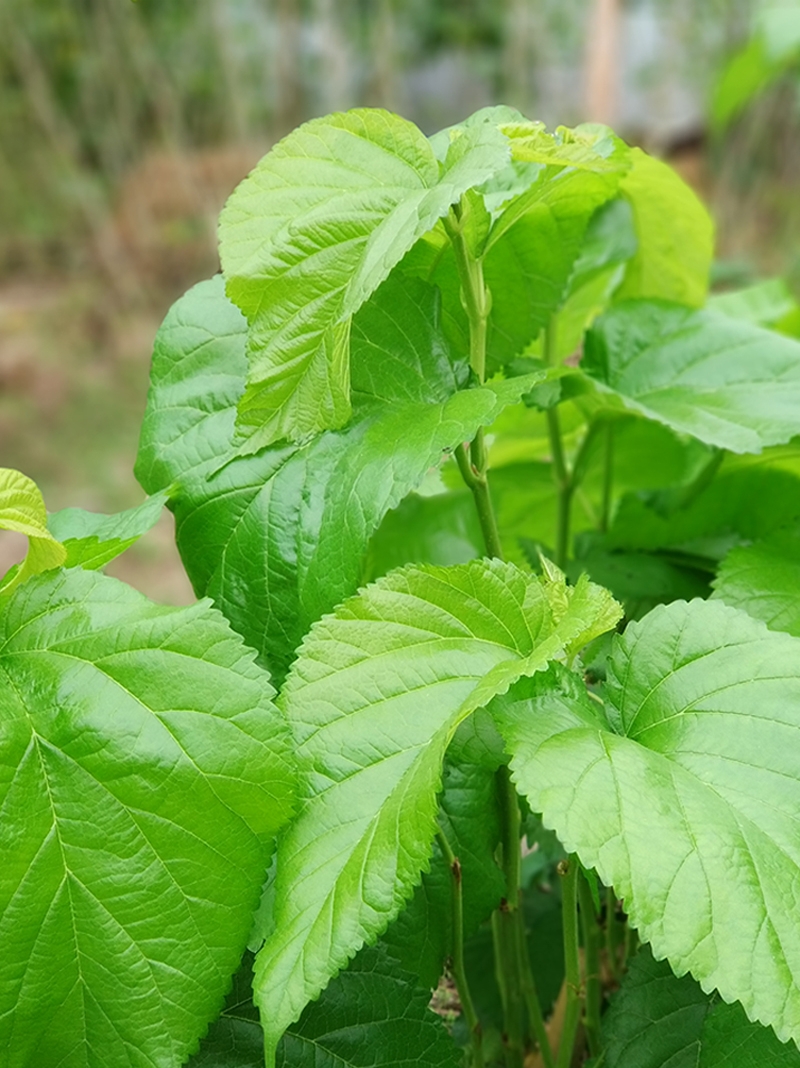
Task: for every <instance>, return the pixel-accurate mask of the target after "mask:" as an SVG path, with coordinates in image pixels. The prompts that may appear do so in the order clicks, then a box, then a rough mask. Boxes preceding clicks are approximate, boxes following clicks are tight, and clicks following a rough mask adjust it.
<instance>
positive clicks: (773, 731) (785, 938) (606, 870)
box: [492, 601, 800, 1041]
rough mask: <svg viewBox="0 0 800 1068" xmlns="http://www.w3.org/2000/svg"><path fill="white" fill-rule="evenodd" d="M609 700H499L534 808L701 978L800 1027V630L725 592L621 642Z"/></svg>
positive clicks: (775, 1020)
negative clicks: (752, 611) (743, 606)
mask: <svg viewBox="0 0 800 1068" xmlns="http://www.w3.org/2000/svg"><path fill="white" fill-rule="evenodd" d="M607 673H608V674H607V684H606V688H605V696H606V705H605V708H604V707H603V705H602V704H600V703H598V702H597V701H596V700H593V699H592V698H590V697H589V695H588V694H587V692H586V689H585V687H584V685H583V682H582V680H580V679H579V678H578V677H577V676H576V675H574V674H571V673H568V672H565V671H562V672H555V671H554V673H553V675H551V676H550V677H549V678H546V677H543V676H539V677H537V678H536V679H534V680H523V681H522V682H520V683H519V684H518V685H517V686H515V687H514V688H513V689H512V690H511V691H510V692H509V694H508V695H506V696H505V697H502V698H498V700H497V701H495V702H494V703H493V706H492V708H493V711H494V712H495V715H496V720H497V723H498V726H499V727H500V731H501V733H502V734H503V736H504V738H505V741H506V746H507V747H508V749H509V751H510V752H511V753H512V754H513V755H512V760H511V768H512V773H513V775H514V778H515V781H516V782H517V783H518V785H519V786H520V788H521V789H522V791H523V792H524V793H525V794H526V796H527V797H528V800H529V802H530V804H531V808H532V809H533V810H534V811H536V812H541V813H543V817H544V821H545V824H546V825H547V826H548V827H551V828H552V829H554V830H555V831H556V833H557V834H558V836H559V838H560V839H561V841H562V842H563V843H564V845H565V846H566V847H567V848H568V849H569V850H570V851H571V852H577V854H578V856H579V857H580V859H581V861H582V863H583V864H585V865H586V866H587V867H592V868H595V869H596V870H597V872H598V874H599V876H600V878H601V879H602V880H603V882H605V883H606V884H607V885H609V886H613V887H614V888H615V890H616V891H617V893H618V894H619V895H620V897H622V898H623V899H624V902H625V908H626V910H627V912H628V914H629V916H630V919H631V922H632V923H633V925H634V926H635V927H637V928H638V929H639V930H640V932H641V934H642V937H643V938H644V939H645V940H647V941H648V942H651V943H652V945H653V950H654V952H655V954H656V955H657V956H658V957H667V958H668V959H669V961H670V963H671V965H672V967H673V969H674V970H675V971H676V973H677V974H679V975H683V974H684V973H685V972H687V971H690V972H691V973H692V975H694V977H695V978H696V979H697V980H698V981H699V982H700V983H701V985H702V986H703V989H705V990H707V991H710V990H712V989H713V988H716V989H718V990H719V992H720V994H721V995H722V997H723V999H724V1000H725V1001H734V1000H738V1001H740V1002H741V1003H742V1005H743V1006H744V1009H745V1011H746V1013H747V1015H748V1016H749V1017H750V1018H751V1019H752V1020H758V1021H760V1022H761V1023H764V1024H769V1025H771V1026H773V1027H774V1028H775V1030H776V1032H777V1033H778V1036H779V1037H780V1038H781V1039H783V1040H785V1039H787V1038H793V1039H794V1040H795V1041H797V1040H798V1039H800V930H799V929H798V926H797V922H796V918H797V909H798V886H800V844H798V843H799V840H798V836H797V821H798V818H800V640H798V639H797V638H793V637H790V636H789V635H788V634H778V633H773V632H771V631H768V630H767V628H766V627H765V626H764V624H763V623H761V622H758V621H757V620H754V619H752V618H751V617H750V616H748V615H746V614H745V613H744V612H741V611H739V610H737V609H734V608H729V607H728V606H727V605H724V604H721V603H720V602H714V601H692V602H690V603H688V604H687V603H686V602H681V601H676V602H674V603H673V604H671V605H667V606H662V607H659V608H656V609H655V610H654V611H652V612H651V613H650V614H649V615H648V616H646V617H645V618H644V619H643V620H642V621H641V622H639V623H634V624H631V625H630V626H629V627H628V628H627V630H626V631H625V633H624V635H623V636H622V637H621V638H617V639H615V643H614V648H613V649H612V652H611V655H610V657H609V660H608V666H607Z"/></svg>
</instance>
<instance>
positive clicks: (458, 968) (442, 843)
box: [436, 827, 484, 1068]
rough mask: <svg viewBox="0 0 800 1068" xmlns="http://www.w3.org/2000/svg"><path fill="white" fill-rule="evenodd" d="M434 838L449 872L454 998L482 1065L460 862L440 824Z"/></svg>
mask: <svg viewBox="0 0 800 1068" xmlns="http://www.w3.org/2000/svg"><path fill="white" fill-rule="evenodd" d="M436 839H437V841H438V842H439V848H440V849H441V851H442V856H443V857H444V859H445V861H446V862H447V865H448V867H449V868H450V874H451V875H452V881H451V883H452V904H453V948H452V954H451V959H452V972H453V980H454V982H455V984H456V989H457V990H458V1000H459V1001H460V1002H461V1008H462V1010H463V1012H464V1019H465V1020H466V1021H467V1027H468V1028H469V1038H470V1043H471V1046H472V1068H483V1064H484V1060H483V1045H482V1041H481V1037H482V1036H481V1022H480V1020H479V1019H478V1014H477V1012H476V1011H475V1002H474V1001H473V1000H472V993H471V991H470V988H469V982H468V980H467V970H466V967H465V964H464V900H463V896H462V891H461V863H460V861H459V859H458V857H457V856H456V855H455V853H454V852H453V848H452V846H451V845H450V842H449V841H448V838H447V835H446V834H445V833H444V831H443V830H442V828H441V827H437V829H436Z"/></svg>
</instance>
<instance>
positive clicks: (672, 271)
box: [617, 148, 714, 307]
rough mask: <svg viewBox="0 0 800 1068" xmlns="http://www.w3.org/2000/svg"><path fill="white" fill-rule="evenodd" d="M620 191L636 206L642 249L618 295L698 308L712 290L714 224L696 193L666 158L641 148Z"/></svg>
mask: <svg viewBox="0 0 800 1068" xmlns="http://www.w3.org/2000/svg"><path fill="white" fill-rule="evenodd" d="M630 159H631V162H632V166H631V169H630V172H629V173H628V174H627V175H626V176H625V177H624V178H623V180H622V182H621V183H620V192H621V193H622V194H623V196H625V197H626V199H627V200H628V202H629V203H630V205H631V207H632V208H633V217H634V223H635V226H636V235H637V237H638V239H639V249H638V252H637V253H636V255H635V256H634V257H633V259H632V260H631V261H630V263H629V264H628V268H627V271H626V273H625V280H624V282H623V283H622V286H621V287H620V289H619V291H618V294H617V295H618V297H619V299H620V300H626V299H629V298H631V297H640V298H641V297H644V298H647V297H651V298H652V297H658V298H660V299H662V300H674V301H677V302H678V303H681V304H688V305H691V306H692V307H699V306H700V305H701V304H703V302H704V301H705V298H706V293H707V292H708V274H709V271H710V269H711V258H712V255H713V251H714V226H713V223H712V222H711V218H710V216H709V214H708V212H707V211H706V209H705V208H704V207H703V205H702V204H701V202H700V201H699V200H698V198H697V196H696V195H695V193H693V192H692V190H691V189H690V188H689V186H688V185H686V183H685V182H684V181H683V180H682V179H681V178H679V177H678V175H677V174H676V173H675V171H673V170H672V168H671V167H669V166H668V165H667V164H666V163H662V162H661V160H657V159H653V157H652V156H648V155H646V154H645V153H644V152H642V150H641V149H639V148H633V149H631V151H630Z"/></svg>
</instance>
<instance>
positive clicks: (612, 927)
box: [606, 886, 622, 982]
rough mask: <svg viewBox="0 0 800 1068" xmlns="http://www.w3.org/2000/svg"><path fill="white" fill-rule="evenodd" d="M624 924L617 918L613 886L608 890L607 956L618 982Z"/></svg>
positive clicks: (609, 965)
mask: <svg viewBox="0 0 800 1068" xmlns="http://www.w3.org/2000/svg"><path fill="white" fill-rule="evenodd" d="M621 931H622V924H621V923H620V922H619V921H618V920H617V895H616V894H615V893H614V890H613V888H612V887H610V886H609V887H608V888H607V890H606V957H607V959H608V967H609V969H610V970H611V974H612V975H613V977H614V979H615V981H616V982H619V980H620V974H621V973H620V967H619V946H620V940H621Z"/></svg>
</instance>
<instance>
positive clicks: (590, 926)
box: [578, 872, 603, 1057]
mask: <svg viewBox="0 0 800 1068" xmlns="http://www.w3.org/2000/svg"><path fill="white" fill-rule="evenodd" d="M578 899H579V901H580V906H581V920H582V923H583V947H584V950H583V951H584V959H585V962H586V972H585V974H586V979H585V992H586V1002H585V1006H584V1014H583V1022H584V1027H585V1028H586V1037H587V1039H588V1041H589V1051H590V1053H591V1054H592V1056H593V1057H597V1056H599V1054H600V1003H601V999H602V993H603V988H602V983H601V981H600V939H601V937H602V932H601V931H600V927H599V926H598V923H597V913H596V912H595V907H594V901H593V900H592V891H591V889H590V887H589V882H588V880H587V878H586V875H585V874H584V873H583V872H581V874H580V875H579V877H578Z"/></svg>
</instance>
